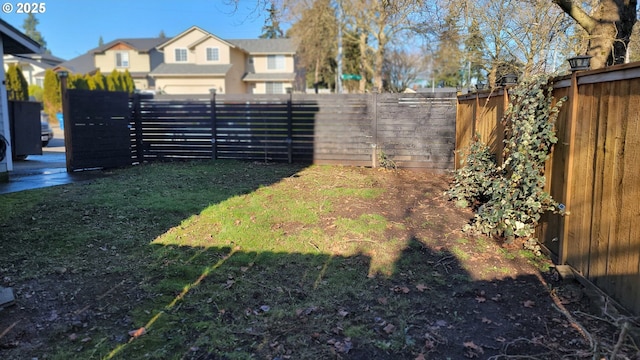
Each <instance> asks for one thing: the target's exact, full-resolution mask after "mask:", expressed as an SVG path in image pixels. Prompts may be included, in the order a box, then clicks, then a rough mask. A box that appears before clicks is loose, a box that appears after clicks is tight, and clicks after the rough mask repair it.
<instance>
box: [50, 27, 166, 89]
mask: <svg viewBox="0 0 640 360" xmlns="http://www.w3.org/2000/svg"><path fill="white" fill-rule="evenodd" d="M166 40H167V39H166V38H134V39H117V40H113V41H110V42H109V43H107V44H104V45H102V46H99V47H97V48H95V49H92V50H89V51H88V52H87V53H86V54H83V55H81V56H78V57H76V58H73V59H71V60H69V61H66V62H64V63H61V64H59V65H58V66H56V68H55V69H54V70H55V71H58V70H67V71H69V72H71V73H79V74H93V73H95V72H96V71H97V70H100V72H102V73H103V74H105V75H106V74H108V73H110V72H111V71H113V70H114V69H116V70H118V71H125V70H128V71H129V73H130V74H131V77H132V78H133V81H134V82H135V85H136V89H139V90H146V89H153V88H154V83H153V78H151V77H150V76H149V73H150V72H151V71H152V70H153V69H154V68H155V67H157V66H158V65H160V64H161V63H162V61H163V56H162V53H160V52H159V51H158V50H157V49H156V46H158V45H159V44H161V43H163V42H165V41H166Z"/></svg>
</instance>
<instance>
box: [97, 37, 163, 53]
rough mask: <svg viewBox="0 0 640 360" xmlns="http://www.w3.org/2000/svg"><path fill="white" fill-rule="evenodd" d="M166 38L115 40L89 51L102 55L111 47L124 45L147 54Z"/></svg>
mask: <svg viewBox="0 0 640 360" xmlns="http://www.w3.org/2000/svg"><path fill="white" fill-rule="evenodd" d="M166 40H167V38H159V37H156V38H132V39H116V40H113V41H110V42H108V43H106V44H104V45H102V46H98V47H97V48H95V49H93V50H91V52H92V53H94V54H100V53H104V52H105V51H107V50H109V49H111V48H112V47H114V46H116V45H118V44H125V45H127V46H129V47H130V48H132V49H134V50H137V51H138V52H141V53H146V52H149V51H151V50H153V49H155V48H156V47H157V46H158V45H160V44H162V43H163V42H165V41H166Z"/></svg>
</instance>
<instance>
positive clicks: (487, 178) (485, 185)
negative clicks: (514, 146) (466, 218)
mask: <svg viewBox="0 0 640 360" xmlns="http://www.w3.org/2000/svg"><path fill="white" fill-rule="evenodd" d="M462 153H464V154H465V159H464V161H463V162H461V164H460V165H462V167H461V168H460V169H458V170H457V171H456V174H455V177H454V180H453V184H452V186H451V188H450V189H449V190H448V191H447V194H448V195H449V198H450V199H452V200H454V201H455V202H456V206H458V207H469V206H472V205H475V204H479V203H484V202H486V201H487V200H488V199H489V197H490V196H491V193H490V191H491V188H492V187H493V182H494V181H495V178H496V175H497V168H496V164H495V156H493V154H491V152H490V151H489V147H488V146H487V145H485V144H484V143H483V142H482V141H480V137H479V135H476V137H475V138H474V141H473V142H472V143H471V146H469V148H468V149H467V150H465V151H462Z"/></svg>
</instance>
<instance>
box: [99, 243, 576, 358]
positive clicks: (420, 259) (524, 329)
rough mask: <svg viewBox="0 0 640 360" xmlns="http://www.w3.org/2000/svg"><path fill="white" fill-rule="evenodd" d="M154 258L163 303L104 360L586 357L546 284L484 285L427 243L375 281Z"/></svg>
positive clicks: (237, 257) (312, 269)
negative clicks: (572, 352)
mask: <svg viewBox="0 0 640 360" xmlns="http://www.w3.org/2000/svg"><path fill="white" fill-rule="evenodd" d="M153 251H154V252H155V253H156V256H158V259H164V261H162V262H161V261H157V262H155V263H154V264H153V265H152V269H151V271H152V272H154V273H156V274H157V276H156V277H155V278H154V279H153V280H151V281H150V283H149V286H150V287H152V288H154V289H156V291H157V290H158V289H162V291H161V293H157V294H156V297H155V298H154V299H153V300H152V301H150V302H149V303H147V304H146V306H145V307H143V308H138V309H137V310H136V315H135V316H134V321H133V323H134V324H135V326H134V327H135V328H136V329H137V331H138V332H137V333H133V334H132V336H131V337H130V338H129V339H128V340H127V341H126V342H122V343H120V344H117V343H114V341H113V337H111V338H110V339H111V340H106V341H105V343H104V345H108V344H111V346H113V348H111V350H109V351H108V352H105V353H103V356H104V358H107V359H111V358H114V359H127V358H136V357H142V356H145V357H149V358H158V359H164V358H174V359H250V358H261V359H288V358H290V359H332V358H345V359H415V358H418V357H419V356H420V355H421V354H422V355H424V356H425V357H426V358H445V357H446V358H452V359H462V358H471V357H477V358H488V357H490V356H493V355H498V354H505V353H508V354H510V355H515V354H518V355H536V356H547V358H555V357H556V356H561V355H562V354H561V352H560V351H559V350H558V346H554V342H555V343H556V345H557V344H559V343H561V342H563V341H566V342H569V341H573V342H574V347H575V346H576V345H580V344H579V343H580V341H577V343H576V338H579V335H578V334H577V333H573V334H571V329H568V324H567V323H566V322H565V321H563V319H562V318H561V316H560V314H559V313H558V312H554V311H551V310H550V309H551V306H552V305H551V300H550V298H549V295H548V292H547V289H546V288H545V287H544V286H543V284H542V283H541V282H540V278H539V277H536V276H534V275H531V276H521V277H517V278H508V277H507V278H505V279H503V280H495V281H477V280H474V279H472V278H471V277H470V276H469V274H468V272H467V271H465V269H463V268H462V267H461V265H460V264H459V262H458V261H457V260H456V257H455V256H454V255H453V254H451V253H450V252H448V251H444V250H440V251H434V250H432V249H430V248H429V247H428V246H426V245H424V244H423V243H422V242H421V241H420V239H410V240H408V241H407V243H406V247H405V248H404V250H403V251H402V255H401V257H400V259H399V260H398V261H397V262H396V263H395V270H394V272H393V274H392V275H391V276H369V275H368V274H369V273H370V266H371V262H372V259H371V258H370V257H368V256H366V255H362V254H358V255H354V256H332V255H328V254H292V253H275V252H259V251H249V250H243V249H239V248H208V249H205V248H200V249H194V248H184V247H175V246H162V245H155V246H154V250H153ZM196 269H198V270H197V271H196ZM541 309H543V310H541ZM558 334H561V335H563V336H565V337H566V339H564V340H563V339H560V338H557V337H556V336H557V335H558ZM130 335H131V334H130ZM582 345H584V346H586V345H585V344H582ZM102 349H106V347H104V346H103V347H102Z"/></svg>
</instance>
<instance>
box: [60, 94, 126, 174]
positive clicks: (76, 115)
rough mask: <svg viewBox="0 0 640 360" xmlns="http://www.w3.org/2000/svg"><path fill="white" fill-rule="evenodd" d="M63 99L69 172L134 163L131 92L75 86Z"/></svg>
mask: <svg viewBox="0 0 640 360" xmlns="http://www.w3.org/2000/svg"><path fill="white" fill-rule="evenodd" d="M63 101H64V108H65V110H64V120H63V121H64V131H65V146H66V155H67V171H68V172H72V171H76V170H84V169H95V168H114V167H121V166H128V165H131V163H132V159H131V134H130V130H129V120H130V110H129V94H128V93H126V92H110V91H88V90H75V89H74V90H67V91H66V92H65V95H64V99H63Z"/></svg>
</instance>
